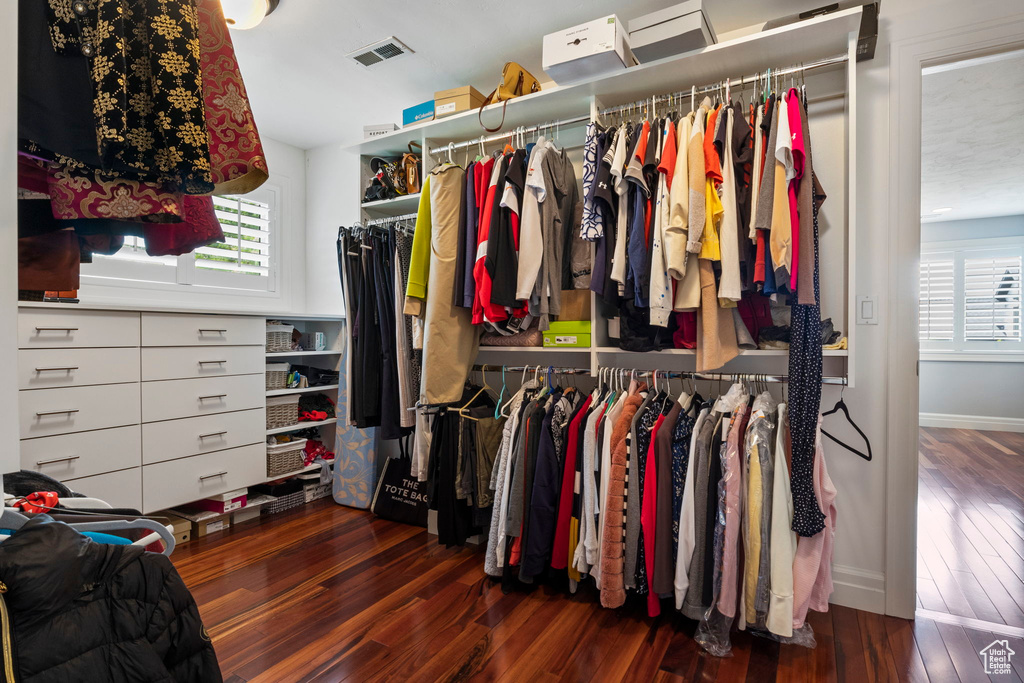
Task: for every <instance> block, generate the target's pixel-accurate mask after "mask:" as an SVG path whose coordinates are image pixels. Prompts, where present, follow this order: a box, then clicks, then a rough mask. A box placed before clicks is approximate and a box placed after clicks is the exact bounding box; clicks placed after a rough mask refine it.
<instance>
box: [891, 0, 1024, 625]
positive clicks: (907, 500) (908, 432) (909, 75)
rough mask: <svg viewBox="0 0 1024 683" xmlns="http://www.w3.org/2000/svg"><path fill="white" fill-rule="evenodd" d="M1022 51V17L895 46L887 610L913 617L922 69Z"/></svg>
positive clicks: (892, 89) (893, 52)
mask: <svg viewBox="0 0 1024 683" xmlns="http://www.w3.org/2000/svg"><path fill="white" fill-rule="evenodd" d="M1021 47H1024V14H1021V15H1018V16H1017V17H1015V18H1011V19H1010V20H1009V21H1008V20H1006V19H1002V20H997V21H988V22H983V23H978V24H973V25H968V26H964V27H960V28H957V29H955V30H949V31H942V32H939V33H932V34H928V35H925V36H918V37H915V38H908V39H906V40H899V41H894V42H893V43H892V44H891V53H890V62H889V140H890V143H891V144H890V150H891V154H890V156H889V181H890V188H889V225H890V226H891V229H890V230H889V253H890V258H889V297H888V298H889V301H890V302H891V304H890V306H889V326H890V327H889V329H890V330H891V331H892V333H891V334H890V335H889V341H888V355H889V363H888V367H889V368H890V370H891V373H892V374H891V375H890V377H889V381H888V383H887V384H888V388H887V402H888V406H889V411H888V412H889V416H888V422H889V429H888V430H887V432H888V434H887V446H888V449H887V452H888V457H887V458H886V470H887V471H886V511H887V514H886V541H885V543H886V552H885V611H886V613H887V614H892V615H895V616H900V617H904V618H908V619H912V618H913V617H914V612H915V606H916V599H917V593H916V591H917V586H916V583H917V477H918V388H919V383H918V376H917V371H916V368H917V362H918V355H919V342H918V337H917V335H918V329H917V328H918V310H917V309H918V286H919V281H918V278H919V276H918V267H917V266H918V263H919V261H920V257H921V220H920V216H921V70H922V68H925V67H928V66H934V65H937V64H944V63H949V62H955V61H960V60H963V59H970V58H972V57H981V56H985V55H990V54H995V53H1000V52H1007V51H1010V50H1014V49H1019V48H1021Z"/></svg>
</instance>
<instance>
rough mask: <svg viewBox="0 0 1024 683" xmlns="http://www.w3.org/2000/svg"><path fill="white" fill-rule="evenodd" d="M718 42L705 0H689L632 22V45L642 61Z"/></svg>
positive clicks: (630, 22) (662, 57)
mask: <svg viewBox="0 0 1024 683" xmlns="http://www.w3.org/2000/svg"><path fill="white" fill-rule="evenodd" d="M716 42H718V39H717V37H716V36H715V31H714V29H713V28H711V23H710V22H709V21H708V19H707V16H706V15H705V14H704V2H703V0H687V2H682V3H679V4H678V5H672V6H671V7H666V8H665V9H660V10H658V11H657V12H651V13H650V14H645V15H644V16H642V17H637V18H636V19H630V21H629V44H630V46H631V47H632V49H633V54H634V55H635V56H636V58H637V59H638V60H640V62H641V63H647V62H653V61H656V60H658V59H664V58H665V57H673V56H675V55H681V54H683V53H684V52H689V51H691V50H699V49H701V48H704V47H707V46H708V45H714V44H715V43H716Z"/></svg>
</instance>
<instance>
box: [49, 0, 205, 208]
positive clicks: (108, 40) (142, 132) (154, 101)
mask: <svg viewBox="0 0 1024 683" xmlns="http://www.w3.org/2000/svg"><path fill="white" fill-rule="evenodd" d="M47 2H48V7H49V11H50V39H51V42H52V43H53V47H54V49H55V50H56V51H57V52H59V53H61V54H73V53H75V52H76V51H77V52H78V53H80V54H81V55H83V56H84V57H85V58H86V59H88V60H89V61H90V76H91V79H92V85H93V115H94V117H95V119H96V121H95V123H96V136H97V146H98V149H99V153H100V159H101V161H102V163H103V165H104V167H105V168H110V167H112V166H113V165H114V161H115V160H116V161H119V162H121V163H122V164H125V165H127V166H128V167H130V168H133V169H136V170H138V171H140V172H143V173H147V174H152V176H153V177H154V178H156V179H157V180H158V181H160V182H162V183H165V184H166V185H168V186H169V189H173V190H179V191H181V192H184V193H186V194H206V193H209V192H212V191H213V189H214V186H213V179H212V174H211V168H210V148H209V136H208V134H207V127H206V116H205V107H204V100H203V77H202V72H201V70H200V66H199V58H200V54H199V52H200V51H199V17H198V12H197V9H196V4H195V1H194V0H47Z"/></svg>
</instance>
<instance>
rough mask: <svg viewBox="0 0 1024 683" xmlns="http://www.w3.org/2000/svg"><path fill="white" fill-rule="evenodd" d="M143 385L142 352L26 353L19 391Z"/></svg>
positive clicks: (20, 355)
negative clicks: (107, 385)
mask: <svg viewBox="0 0 1024 683" xmlns="http://www.w3.org/2000/svg"><path fill="white" fill-rule="evenodd" d="M138 381H139V350H138V349H22V350H20V351H18V388H19V389H49V388H54V387H80V386H88V385H90V384H118V383H121V382H138Z"/></svg>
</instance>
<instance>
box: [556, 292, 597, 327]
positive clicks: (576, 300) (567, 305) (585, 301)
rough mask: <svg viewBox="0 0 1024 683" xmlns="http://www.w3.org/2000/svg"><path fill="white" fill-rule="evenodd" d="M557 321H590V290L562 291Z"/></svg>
mask: <svg viewBox="0 0 1024 683" xmlns="http://www.w3.org/2000/svg"><path fill="white" fill-rule="evenodd" d="M558 319H559V320H590V290H589V289H563V290H562V309H561V310H560V311H559V312H558Z"/></svg>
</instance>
